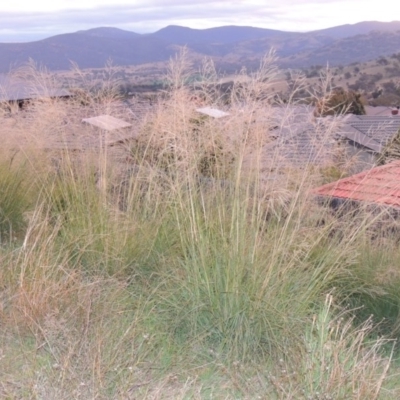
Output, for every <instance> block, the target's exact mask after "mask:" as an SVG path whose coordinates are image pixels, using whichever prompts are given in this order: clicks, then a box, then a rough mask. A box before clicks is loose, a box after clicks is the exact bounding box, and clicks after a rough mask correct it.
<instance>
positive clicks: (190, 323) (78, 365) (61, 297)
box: [0, 60, 400, 399]
mask: <svg viewBox="0 0 400 400" xmlns="http://www.w3.org/2000/svg"><path fill="white" fill-rule="evenodd" d="M269 65H270V64H265V68H267V69H268V68H269ZM184 71H185V64H184V62H183V61H182V60H177V61H175V63H173V64H172V65H171V75H170V76H171V77H172V78H173V79H172V83H173V86H172V91H171V93H170V94H169V95H168V96H164V98H163V100H162V101H160V103H159V105H158V106H157V109H156V111H155V112H154V113H153V114H152V115H149V116H148V118H147V119H145V120H144V121H143V123H142V124H141V125H138V126H136V129H137V130H138V133H139V136H138V137H137V139H136V140H135V141H133V142H132V144H131V146H130V147H126V148H122V149H120V150H119V152H120V153H121V152H122V153H123V154H125V156H124V157H123V159H124V162H125V164H124V163H122V162H121V158H120V159H119V162H118V163H117V162H115V158H114V157H113V152H114V150H115V149H113V148H108V147H104V146H99V147H98V148H97V149H93V148H92V149H90V150H91V151H82V152H71V151H57V152H56V151H54V150H53V151H52V152H50V153H46V152H43V151H42V150H41V149H40V148H34V146H20V147H19V152H18V153H17V154H18V157H17V158H15V157H14V159H13V160H11V158H10V157H11V156H10V155H9V154H4V155H3V157H2V165H4V168H3V167H2V168H0V182H1V183H2V185H3V188H6V189H5V190H4V191H3V192H2V193H3V194H2V195H1V197H0V209H1V210H6V211H5V212H6V213H7V215H6V219H4V218H3V220H2V221H7V223H4V224H3V222H2V225H1V226H2V229H3V230H4V231H5V232H6V234H3V236H2V237H1V247H0V258H1V265H2V268H1V270H0V285H1V286H0V288H1V297H0V357H1V363H2V368H1V369H0V393H1V395H2V397H4V398H36V399H53V398H54V399H89V398H93V399H110V398H112V399H129V398H130V399H136V398H146V399H188V398H204V399H207V398H226V399H231V398H232V399H233V398H243V399H254V398H271V399H274V398H276V399H302V398H304V399H309V398H312V399H330V398H332V399H349V398H354V399H377V398H383V399H385V398H387V399H390V398H396V397H398V394H399V387H398V384H397V383H396V379H395V378H392V376H393V375H394V374H395V373H396V369H395V368H396V364H395V363H393V361H392V359H393V355H394V354H397V353H394V352H393V341H392V340H391V339H393V338H394V337H395V334H396V332H397V330H396V329H397V326H398V317H397V315H396V310H397V308H396V301H397V300H398V291H397V290H396V286H395V285H394V281H395V279H397V275H396V274H395V275H394V277H393V279H390V282H389V281H388V279H387V274H392V272H391V271H396V268H397V267H396V265H392V264H390V263H389V259H388V258H384V257H383V256H382V252H383V251H390V252H391V253H390V254H394V253H393V252H395V251H396V250H395V249H396V247H391V246H392V243H393V240H394V239H395V238H387V241H386V244H383V243H384V242H383V241H381V242H379V243H380V244H379V246H377V245H376V244H377V242H376V241H375V242H374V241H373V240H372V239H371V238H370V235H369V230H368V229H369V225H370V224H371V218H370V217H369V216H368V215H366V214H363V213H362V212H360V213H359V214H358V215H357V216H353V215H347V216H346V215H345V216H342V218H337V217H336V216H335V215H333V214H332V213H331V212H330V210H329V209H328V208H325V207H324V206H321V205H318V204H317V203H316V202H314V201H313V199H312V198H310V196H309V195H308V193H309V189H310V187H312V186H313V185H315V184H316V183H317V182H319V181H320V180H321V175H320V173H319V171H318V168H316V167H313V168H304V169H297V170H295V169H293V168H291V167H290V166H289V165H286V164H284V163H282V162H281V160H282V158H281V157H280V153H284V152H285V148H279V147H274V151H273V152H268V149H270V147H269V144H270V143H271V141H273V140H274V139H273V138H271V137H269V136H268V135H266V134H265V132H266V131H268V129H269V128H270V127H271V125H273V126H275V125H274V124H275V123H276V114H275V111H274V109H272V108H271V107H270V106H269V105H268V103H267V102H265V103H264V104H262V105H261V104H260V102H259V101H258V100H257V97H258V96H257V90H258V89H257V81H254V82H253V86H250V87H249V89H246V88H242V92H240V93H239V94H240V96H238V97H237V98H233V99H232V104H233V105H232V109H231V115H230V116H229V117H228V118H227V119H223V120H212V119H206V118H200V117H199V115H198V114H197V113H196V112H195V105H193V104H192V102H191V94H190V93H188V92H187V89H186V87H185V86H184V85H183V82H184V81H185V79H184V76H182V74H183V75H184ZM263 72H265V70H264V71H261V73H260V75H259V77H264V75H263ZM272 72H273V69H272V70H271V69H269V72H268V73H272ZM246 90H248V91H246ZM215 101H216V103H214V104H215V105H216V106H219V104H218V100H215ZM113 102H114V100H113V101H110V99H109V97H107V96H105V97H103V98H98V100H97V101H96V102H93V109H96V110H97V109H98V110H100V109H103V107H110V108H107V110H112V104H113ZM33 106H34V108H32V109H31V110H30V111H28V112H26V114H24V113H25V111H22V112H19V113H17V114H16V115H15V114H14V115H13V116H11V117H10V116H9V115H8V116H6V117H5V118H6V119H7V118H15V119H16V120H17V124H16V125H14V126H8V127H7V125H2V128H1V129H2V130H3V132H2V134H3V135H5V136H10V135H12V134H13V132H19V130H20V129H22V128H21V127H22V125H19V123H20V122H19V121H20V119H21V120H23V119H24V117H25V116H26V115H28V113H29V115H31V117H32V122H31V124H29V125H23V130H24V131H26V133H29V135H32V136H33V137H39V136H40V135H41V134H42V133H43V132H46V131H47V129H49V130H50V131H51V130H52V129H56V128H57V127H59V126H60V121H63V122H65V119H66V121H67V125H68V126H69V128H68V129H70V130H71V132H75V134H76V135H85V128H84V127H83V126H81V124H80V121H79V120H77V119H74V118H71V119H69V115H70V114H69V113H70V111H71V110H70V109H69V108H68V107H69V106H70V105H68V104H64V103H58V102H52V104H51V107H50V106H49V105H48V104H47V106H46V107H45V108H42V109H40V108H36V107H40V104H38V105H33ZM261 107H262V108H261ZM74 109H75V108H73V109H72V110H74ZM33 110H35V111H37V112H36V113H35V112H33ZM39 110H41V111H40V112H39ZM260 114H262V116H263V118H264V120H263V122H260V119H259V117H257V118H255V116H257V115H260ZM60 115H62V118H60V119H59V116H60ZM285 115H287V114H285V113H284V114H283V116H282V120H281V123H282V124H285ZM279 118H281V117H279ZM254 121H256V122H254ZM286 121H290V119H287V120H286ZM332 129H333V128H332ZM14 130H15V131H14ZM326 131H327V132H329V131H330V129H329V127H327V129H326ZM54 132H56V131H54ZM14 148H15V146H14ZM321 151H322V148H321ZM124 152H125V153H124ZM12 154H14V153H12ZM266 159H267V160H268V161H269V162H270V164H268V163H267V164H266ZM271 159H272V160H271ZM55 160H56V162H55ZM271 161H273V162H272V165H273V168H271ZM24 163H25V164H24ZM24 165H27V167H28V168H27V170H25V169H23V167H24ZM3 182H13V183H15V185H16V183H17V182H21V183H20V184H19V185H17V186H16V187H15V185H14V186H13V185H11V186H10V185H9V186H7V185H6V184H4V183H3ZM10 196H11V197H12V198H13V200H14V201H13V202H12V203H11V205H9V204H10V202H9V201H8V199H9V198H10ZM5 205H7V207H8V208H6V207H5ZM21 218H22V221H23V223H20V221H21ZM373 218H377V217H376V215H374V216H373ZM366 245H368V249H369V257H367V253H366V251H365V246H366ZM389 264H390V265H389ZM364 266H365V268H364ZM375 267H377V268H375ZM366 270H368V271H369V274H368V276H367V275H366V274H365V271H366ZM390 276H392V275H390ZM361 304H364V305H365V306H366V308H367V309H368V310H369V309H371V307H372V306H373V305H374V304H377V305H380V307H381V309H382V311H381V312H380V314H378V315H375V318H373V319H371V318H369V316H368V315H366V314H365V313H364V314H363V313H362V312H360V309H359V307H360V306H361ZM387 304H391V305H392V306H393V308H392V310H393V313H392V314H391V318H392V319H391V321H389V322H390V323H388V324H386V325H385V326H382V325H381V326H382V330H381V331H379V334H384V335H385V337H377V332H378V331H377V330H376V329H377V324H378V323H379V322H380V316H383V314H384V312H385V305H387ZM397 304H400V303H397Z"/></svg>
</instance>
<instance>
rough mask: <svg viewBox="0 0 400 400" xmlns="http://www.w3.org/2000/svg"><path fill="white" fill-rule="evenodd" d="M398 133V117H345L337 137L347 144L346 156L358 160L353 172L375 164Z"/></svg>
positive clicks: (399, 121)
mask: <svg viewBox="0 0 400 400" xmlns="http://www.w3.org/2000/svg"><path fill="white" fill-rule="evenodd" d="M399 131H400V116H392V115H391V116H381V115H376V116H370V115H353V114H350V115H347V116H345V117H344V118H343V123H342V127H341V129H340V130H339V131H338V135H339V136H340V137H341V138H342V140H345V141H346V142H347V143H348V146H347V148H346V151H347V156H348V157H354V158H358V162H357V164H358V165H357V168H356V169H355V170H354V172H361V171H362V170H364V169H369V168H371V167H373V166H375V165H377V163H379V162H380V159H381V157H382V155H383V153H384V152H385V151H386V150H387V147H388V145H390V143H391V142H392V141H393V140H394V139H395V138H396V135H397V134H398V133H399Z"/></svg>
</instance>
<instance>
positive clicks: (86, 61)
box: [0, 28, 176, 72]
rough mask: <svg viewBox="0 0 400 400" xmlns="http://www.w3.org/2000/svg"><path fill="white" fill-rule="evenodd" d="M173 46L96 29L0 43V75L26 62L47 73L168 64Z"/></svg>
mask: <svg viewBox="0 0 400 400" xmlns="http://www.w3.org/2000/svg"><path fill="white" fill-rule="evenodd" d="M175 52H176V51H175V50H174V48H173V46H170V45H169V44H168V43H166V42H165V41H163V40H162V39H159V38H156V37H152V36H143V35H139V34H136V33H133V32H127V31H122V30H117V29H109V28H99V29H94V30H89V31H79V32H76V33H67V34H63V35H57V36H52V37H50V38H48V39H43V40H39V41H37V42H30V43H0V54H1V57H0V72H8V71H9V70H10V68H15V67H18V66H20V65H22V64H24V63H26V62H27V61H28V60H29V59H30V58H32V59H33V60H35V61H36V62H37V63H39V64H41V65H45V66H46V67H47V68H49V69H50V70H64V69H70V68H71V61H73V62H76V63H77V64H78V66H79V67H80V68H96V67H99V68H101V67H104V65H105V64H106V62H107V61H108V60H110V59H111V60H112V61H113V63H114V64H115V65H130V64H143V63H151V62H156V61H163V60H168V59H169V58H170V57H171V56H173V55H174V54H175Z"/></svg>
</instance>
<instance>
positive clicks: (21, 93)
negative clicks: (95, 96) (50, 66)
mask: <svg viewBox="0 0 400 400" xmlns="http://www.w3.org/2000/svg"><path fill="white" fill-rule="evenodd" d="M71 96H72V93H70V92H69V91H68V90H66V89H60V88H48V87H45V86H44V85H35V84H33V83H32V82H29V81H24V80H22V79H17V78H12V77H10V76H8V75H4V74H0V103H14V104H17V105H18V106H19V107H20V108H22V107H23V105H24V104H25V103H27V102H29V101H31V100H37V99H43V98H69V97H71Z"/></svg>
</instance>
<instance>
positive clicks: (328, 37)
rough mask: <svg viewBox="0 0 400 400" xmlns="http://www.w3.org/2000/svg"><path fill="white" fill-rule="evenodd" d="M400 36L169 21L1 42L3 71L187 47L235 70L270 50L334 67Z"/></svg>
mask: <svg viewBox="0 0 400 400" xmlns="http://www.w3.org/2000/svg"><path fill="white" fill-rule="evenodd" d="M366 32H367V33H366ZM399 35H400V21H393V22H387V23H385V22H377V21H365V22H360V23H358V24H353V25H340V26H337V27H332V28H327V29H322V30H317V31H312V32H302V33H299V32H286V31H278V30H273V29H264V28H257V27H251V26H235V25H230V26H221V27H215V28H208V29H192V28H188V27H182V26H178V25H170V26H167V27H165V28H162V29H160V30H158V31H156V32H154V33H151V34H138V33H135V32H131V31H126V30H123V29H119V28H114V27H98V28H92V29H88V30H81V31H78V32H72V33H64V34H60V35H55V36H51V37H49V38H46V39H42V40H39V41H33V42H25V43H0V54H1V55H2V57H1V58H0V72H8V71H9V70H10V69H11V68H12V67H18V66H19V65H22V64H24V63H26V62H27V61H28V60H29V59H33V60H35V61H36V62H37V63H38V64H41V65H43V66H46V67H47V68H48V69H50V70H64V69H69V68H70V66H71V62H75V63H76V64H78V66H79V67H80V68H101V67H103V66H104V65H105V63H106V62H107V61H108V60H109V59H112V60H113V62H114V64H115V65H134V64H144V63H152V62H157V61H165V60H168V59H169V58H170V57H172V56H174V54H176V52H177V51H178V49H179V47H180V46H184V45H186V46H187V47H188V50H189V53H190V54H191V56H192V57H193V58H195V59H199V58H202V57H204V56H210V57H213V58H215V60H216V62H217V63H219V66H223V65H228V64H229V65H231V67H232V68H237V69H239V68H240V67H241V66H243V65H246V64H248V65H253V64H254V63H255V62H256V59H259V58H260V57H261V56H262V55H263V54H265V53H267V52H268V51H269V50H270V49H271V48H274V49H275V50H276V53H277V55H278V57H279V58H280V60H279V63H280V64H281V65H283V66H285V67H298V66H300V65H301V66H309V65H311V64H315V63H318V64H320V63H322V64H325V63H326V62H328V63H330V64H331V65H335V64H339V63H343V62H354V61H360V60H359V59H357V58H355V57H362V60H363V61H364V60H366V59H365V57H369V59H372V58H374V57H376V56H377V55H388V54H391V53H396V52H398V51H400V45H397V43H400V39H399V38H400V36H399ZM372 44H373V46H374V47H372ZM377 51H381V52H382V54H377Z"/></svg>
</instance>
